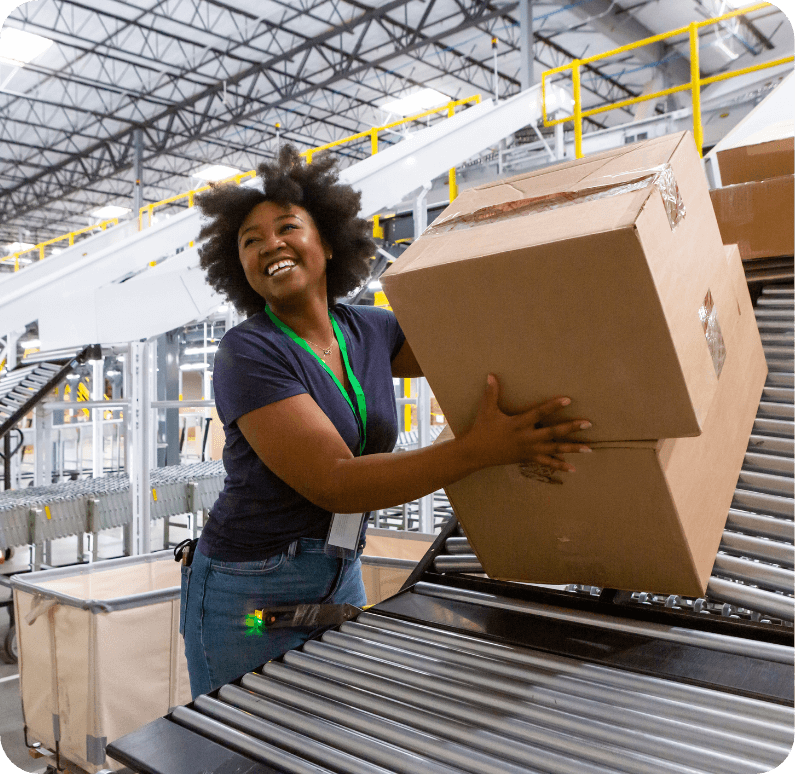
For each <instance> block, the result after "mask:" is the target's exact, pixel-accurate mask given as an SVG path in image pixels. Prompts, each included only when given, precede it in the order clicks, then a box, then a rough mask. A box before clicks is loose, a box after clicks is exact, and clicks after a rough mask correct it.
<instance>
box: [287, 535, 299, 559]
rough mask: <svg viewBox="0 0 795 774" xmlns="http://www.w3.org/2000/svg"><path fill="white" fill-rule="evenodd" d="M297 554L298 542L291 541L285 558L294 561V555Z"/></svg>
mask: <svg viewBox="0 0 795 774" xmlns="http://www.w3.org/2000/svg"><path fill="white" fill-rule="evenodd" d="M297 553H298V541H297V540H293V542H292V543H290V546H289V548H288V549H287V558H288V559H295V555H296V554H297Z"/></svg>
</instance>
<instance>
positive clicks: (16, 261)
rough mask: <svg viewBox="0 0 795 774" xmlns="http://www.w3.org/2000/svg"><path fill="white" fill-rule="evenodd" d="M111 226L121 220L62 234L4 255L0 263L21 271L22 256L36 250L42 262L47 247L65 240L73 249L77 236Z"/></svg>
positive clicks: (110, 219) (111, 219)
mask: <svg viewBox="0 0 795 774" xmlns="http://www.w3.org/2000/svg"><path fill="white" fill-rule="evenodd" d="M111 224H113V225H114V226H117V225H118V224H119V219H118V218H109V219H108V220H103V221H101V222H100V223H94V224H93V225H91V226H86V227H85V228H79V229H77V230H76V231H70V232H69V233H68V234H62V235H61V236H57V237H54V238H53V239H48V240H47V241H46V242H39V243H38V244H37V245H33V247H26V248H25V249H24V250H17V252H15V253H11V254H9V255H4V256H3V257H2V258H0V263H7V262H8V261H14V271H19V256H20V255H24V254H25V253H32V252H33V251H34V250H38V252H39V260H40V261H41V260H42V259H43V258H44V257H45V255H44V248H45V247H49V246H50V245H54V244H56V243H57V242H63V241H64V239H66V240H68V241H69V247H71V246H72V245H73V244H74V243H75V237H76V236H80V235H81V234H85V233H87V232H88V231H94V230H96V229H98V228H101V229H102V230H103V231H104V230H105V229H106V228H107V227H108V226H109V225H111Z"/></svg>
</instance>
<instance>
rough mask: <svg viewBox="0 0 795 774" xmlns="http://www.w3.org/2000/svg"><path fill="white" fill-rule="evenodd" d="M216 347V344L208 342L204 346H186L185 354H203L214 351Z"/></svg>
mask: <svg viewBox="0 0 795 774" xmlns="http://www.w3.org/2000/svg"><path fill="white" fill-rule="evenodd" d="M217 349H218V345H217V344H208V345H207V346H206V347H188V348H187V349H186V350H185V352H184V354H185V355H203V354H204V353H205V352H208V353H209V352H215V351H216V350H217Z"/></svg>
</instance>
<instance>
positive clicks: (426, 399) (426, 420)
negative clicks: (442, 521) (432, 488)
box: [417, 377, 433, 533]
mask: <svg viewBox="0 0 795 774" xmlns="http://www.w3.org/2000/svg"><path fill="white" fill-rule="evenodd" d="M417 382H418V385H417V387H418V389H417V430H418V433H417V441H418V443H417V446H418V447H419V448H420V449H422V448H424V447H426V446H430V445H431V388H430V387H429V386H428V380H427V379H425V378H424V377H422V378H420V379H418V380H417ZM419 521H420V523H419V531H420V532H425V533H431V532H433V494H429V495H426V496H425V497H422V498H420V501H419Z"/></svg>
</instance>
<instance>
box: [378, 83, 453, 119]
mask: <svg viewBox="0 0 795 774" xmlns="http://www.w3.org/2000/svg"><path fill="white" fill-rule="evenodd" d="M449 101H450V97H448V96H447V95H446V94H442V92H440V91H436V89H420V90H419V91H415V92H414V93H413V94H407V95H406V96H405V97H401V98H400V99H396V100H392V101H391V102H387V103H385V104H383V105H381V110H385V111H386V112H387V113H395V114H397V115H399V116H410V115H412V113H420V112H422V111H423V110H430V109H431V108H435V107H439V105H444V104H445V103H447V102H449Z"/></svg>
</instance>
